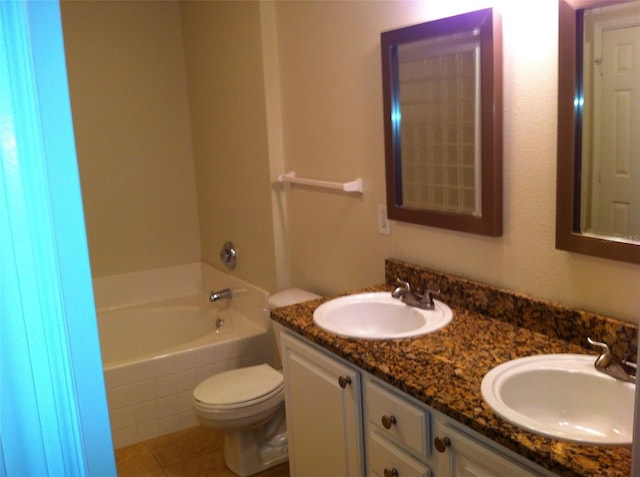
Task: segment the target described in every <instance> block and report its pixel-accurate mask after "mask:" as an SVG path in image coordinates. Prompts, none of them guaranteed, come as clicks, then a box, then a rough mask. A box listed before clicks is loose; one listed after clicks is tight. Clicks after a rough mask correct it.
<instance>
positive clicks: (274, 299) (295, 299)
mask: <svg viewBox="0 0 640 477" xmlns="http://www.w3.org/2000/svg"><path fill="white" fill-rule="evenodd" d="M316 298H320V295H316V294H315V293H312V292H310V291H307V290H302V289H301V288H287V289H285V290H281V291H279V292H276V293H274V294H273V295H271V296H269V298H268V299H267V305H268V309H267V310H266V312H267V314H269V313H270V311H271V310H272V309H274V308H279V307H281V306H288V305H295V304H296V303H302V302H304V301H309V300H315V299H316ZM271 323H272V325H273V334H274V336H275V340H276V343H275V344H276V346H275V353H274V364H275V367H276V369H281V368H282V359H281V355H280V353H281V348H280V331H281V330H282V325H281V324H280V323H276V322H275V321H272V322H271Z"/></svg>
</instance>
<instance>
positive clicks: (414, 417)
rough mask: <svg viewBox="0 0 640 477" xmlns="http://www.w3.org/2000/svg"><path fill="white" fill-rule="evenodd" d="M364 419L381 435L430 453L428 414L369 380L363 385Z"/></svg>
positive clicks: (421, 452)
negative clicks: (364, 392) (364, 398)
mask: <svg viewBox="0 0 640 477" xmlns="http://www.w3.org/2000/svg"><path fill="white" fill-rule="evenodd" d="M366 386H367V387H366V393H367V395H366V400H365V402H366V404H365V405H366V416H367V420H368V421H369V422H370V423H371V424H372V425H373V426H375V429H377V430H379V431H380V432H381V433H382V434H384V435H385V436H387V437H389V438H391V439H393V440H395V441H396V442H398V443H399V444H402V445H403V446H405V447H407V448H408V449H410V450H411V451H412V452H415V453H416V454H417V455H418V456H421V457H428V456H429V455H430V454H431V446H430V441H431V435H430V433H429V428H430V427H429V413H428V412H426V411H425V410H424V409H422V408H420V407H418V406H416V405H414V404H412V403H411V402H409V401H407V400H406V399H402V398H401V397H399V396H398V395H396V394H395V393H393V392H391V391H388V390H387V389H385V388H383V387H382V386H380V385H378V384H376V383H375V382H373V381H369V380H368V381H367V385H366Z"/></svg>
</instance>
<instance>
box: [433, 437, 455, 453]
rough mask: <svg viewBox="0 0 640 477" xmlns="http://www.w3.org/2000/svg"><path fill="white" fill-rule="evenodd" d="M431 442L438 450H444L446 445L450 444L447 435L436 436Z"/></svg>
mask: <svg viewBox="0 0 640 477" xmlns="http://www.w3.org/2000/svg"><path fill="white" fill-rule="evenodd" d="M433 443H434V444H435V446H436V450H437V451H438V452H444V451H446V450H447V447H449V446H450V445H451V439H449V438H448V437H436V438H435V440H434V441H433Z"/></svg>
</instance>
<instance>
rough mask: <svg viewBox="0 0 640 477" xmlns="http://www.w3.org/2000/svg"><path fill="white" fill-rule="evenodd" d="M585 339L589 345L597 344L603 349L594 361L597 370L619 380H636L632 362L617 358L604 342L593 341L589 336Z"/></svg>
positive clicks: (632, 381) (631, 381)
mask: <svg viewBox="0 0 640 477" xmlns="http://www.w3.org/2000/svg"><path fill="white" fill-rule="evenodd" d="M587 341H588V342H589V344H590V345H593V346H598V347H600V348H602V350H603V351H602V353H601V354H600V356H598V357H597V358H596V362H595V367H596V369H597V370H598V371H600V372H601V373H604V374H608V375H609V376H612V377H614V378H616V379H620V380H621V381H626V382H629V383H635V382H636V365H635V364H634V363H630V362H629V361H624V360H622V359H620V358H618V357H617V356H616V355H614V354H613V353H612V352H611V351H610V350H609V346H607V344H606V343H601V342H599V341H594V340H592V339H591V338H587Z"/></svg>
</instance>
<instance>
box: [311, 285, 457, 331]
mask: <svg viewBox="0 0 640 477" xmlns="http://www.w3.org/2000/svg"><path fill="white" fill-rule="evenodd" d="M434 302H435V305H436V307H435V309H434V310H422V309H420V308H416V307H412V306H408V305H405V304H404V303H402V302H401V301H400V300H398V299H396V298H393V297H392V296H391V293H390V292H376V293H360V294H356V295H348V296H343V297H340V298H335V299H333V300H330V301H328V302H326V303H323V304H322V305H320V306H319V307H318V308H316V310H315V311H314V312H313V321H315V323H316V325H318V326H319V327H320V328H322V329H324V330H326V331H329V332H331V333H335V334H337V335H340V336H348V337H353V338H368V339H396V338H408V337H411V336H419V335H425V334H427V333H431V332H433V331H436V330H438V329H440V328H442V327H443V326H445V325H447V324H448V323H449V322H450V321H451V319H452V318H453V313H452V312H451V308H449V307H448V306H447V305H445V304H444V303H442V302H440V301H438V300H434Z"/></svg>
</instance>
